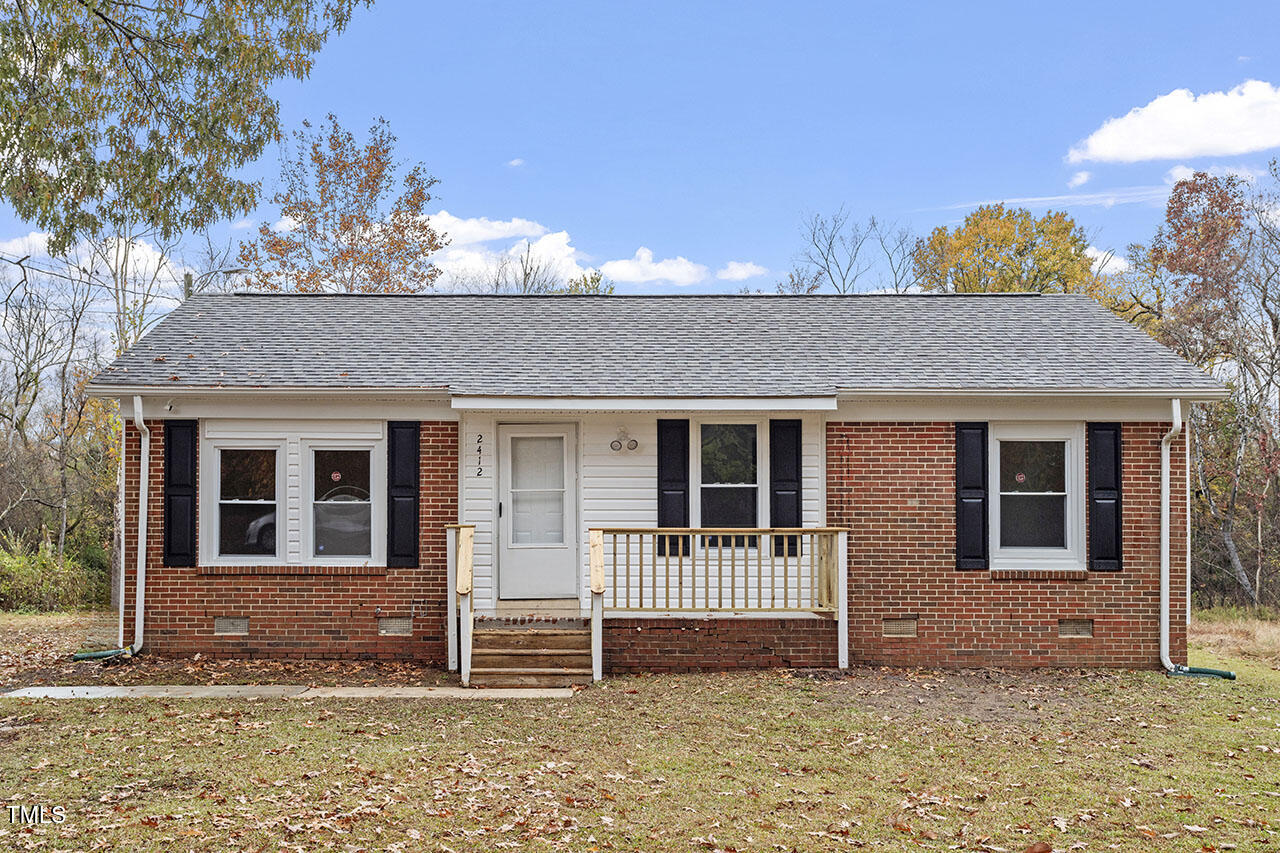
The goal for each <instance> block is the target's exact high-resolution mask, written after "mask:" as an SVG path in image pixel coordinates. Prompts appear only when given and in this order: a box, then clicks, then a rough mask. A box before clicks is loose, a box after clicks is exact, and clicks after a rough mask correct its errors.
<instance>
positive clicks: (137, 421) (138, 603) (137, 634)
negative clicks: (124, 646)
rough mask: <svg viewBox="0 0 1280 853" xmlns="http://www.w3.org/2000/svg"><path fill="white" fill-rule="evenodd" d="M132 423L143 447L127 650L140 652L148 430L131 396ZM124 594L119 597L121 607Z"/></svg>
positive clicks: (137, 400) (139, 401)
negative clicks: (130, 644) (136, 544)
mask: <svg viewBox="0 0 1280 853" xmlns="http://www.w3.org/2000/svg"><path fill="white" fill-rule="evenodd" d="M133 425H134V426H136V427H137V428H138V432H139V433H141V435H142V446H141V448H140V453H139V458H138V558H137V567H138V568H137V578H136V579H135V581H136V583H135V586H134V600H133V645H132V646H130V647H129V653H130V654H134V655H136V654H137V653H138V652H140V651H142V640H143V631H142V628H143V614H144V613H145V612H146V607H145V603H146V600H147V506H148V504H147V497H148V495H147V486H148V485H149V484H148V480H150V478H151V430H150V429H149V428H148V427H147V425H146V423H145V422H144V421H143V420H142V398H141V397H134V398H133ZM123 598H124V596H123V595H122V596H121V602H122V603H121V605H120V606H121V607H123V606H124V604H123Z"/></svg>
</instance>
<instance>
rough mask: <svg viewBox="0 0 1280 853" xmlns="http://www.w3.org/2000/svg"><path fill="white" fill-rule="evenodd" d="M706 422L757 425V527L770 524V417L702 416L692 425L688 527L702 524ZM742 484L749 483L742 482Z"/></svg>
mask: <svg viewBox="0 0 1280 853" xmlns="http://www.w3.org/2000/svg"><path fill="white" fill-rule="evenodd" d="M703 424H750V425H752V426H754V427H755V428H756V527H768V526H769V522H770V521H772V519H770V518H769V471H768V468H769V419H768V418H735V417H719V418H699V419H697V420H695V421H693V422H692V423H691V424H690V433H691V434H690V436H689V439H690V440H689V456H690V457H691V458H690V460H689V526H691V527H702V526H703V525H702V426H703ZM740 485H744V486H745V485H748V484H747V483H742V484H740Z"/></svg>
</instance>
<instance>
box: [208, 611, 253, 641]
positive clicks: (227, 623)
mask: <svg viewBox="0 0 1280 853" xmlns="http://www.w3.org/2000/svg"><path fill="white" fill-rule="evenodd" d="M248 633H249V620H248V618H243V619H242V618H238V617H232V616H218V617H216V618H215V619H214V620H213V636H215V637H236V636H245V635H247V634H248Z"/></svg>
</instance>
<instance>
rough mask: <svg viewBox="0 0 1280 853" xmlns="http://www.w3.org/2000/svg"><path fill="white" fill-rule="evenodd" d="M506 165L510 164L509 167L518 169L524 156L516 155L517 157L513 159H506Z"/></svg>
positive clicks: (522, 162)
mask: <svg viewBox="0 0 1280 853" xmlns="http://www.w3.org/2000/svg"><path fill="white" fill-rule="evenodd" d="M507 165H508V166H510V167H511V168H513V169H518V168H520V167H521V166H523V165H524V158H523V157H517V158H516V159H514V160H508V161H507Z"/></svg>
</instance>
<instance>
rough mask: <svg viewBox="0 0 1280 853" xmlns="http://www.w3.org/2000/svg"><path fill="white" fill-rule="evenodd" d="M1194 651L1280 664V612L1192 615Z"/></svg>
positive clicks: (1221, 610)
mask: <svg viewBox="0 0 1280 853" xmlns="http://www.w3.org/2000/svg"><path fill="white" fill-rule="evenodd" d="M1190 637H1191V642H1192V644H1193V648H1194V649H1196V650H1200V651H1204V652H1210V653H1215V654H1225V655H1232V656H1235V657H1244V658H1256V659H1259V660H1264V661H1270V662H1271V663H1273V664H1280V611H1276V610H1274V609H1271V608H1265V607H1264V608H1259V609H1257V610H1245V609H1243V608H1238V607H1219V608H1214V609H1212V610H1198V611H1195V612H1193V613H1192V615H1191V632H1190Z"/></svg>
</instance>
